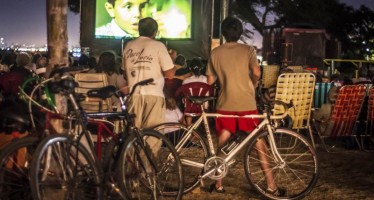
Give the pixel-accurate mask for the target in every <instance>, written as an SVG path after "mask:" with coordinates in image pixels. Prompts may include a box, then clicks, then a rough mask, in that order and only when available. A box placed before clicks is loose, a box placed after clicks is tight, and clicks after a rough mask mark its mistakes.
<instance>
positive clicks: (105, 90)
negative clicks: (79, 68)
mask: <svg viewBox="0 0 374 200" xmlns="http://www.w3.org/2000/svg"><path fill="white" fill-rule="evenodd" d="M116 91H117V88H116V87H115V86H113V85H108V86H105V87H102V88H98V89H91V90H89V91H88V92H87V96H88V97H94V98H100V99H106V98H109V97H111V96H112V95H113V94H115V93H116Z"/></svg>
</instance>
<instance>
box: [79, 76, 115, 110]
mask: <svg viewBox="0 0 374 200" xmlns="http://www.w3.org/2000/svg"><path fill="white" fill-rule="evenodd" d="M74 78H75V81H76V82H77V83H78V84H79V86H78V87H77V88H76V89H75V92H76V93H80V94H83V95H86V94H87V91H89V90H91V89H97V88H101V87H104V86H107V85H108V77H107V75H106V74H104V73H78V74H75V77H74ZM81 106H82V108H83V110H85V111H86V112H99V111H100V112H110V111H113V109H112V100H111V98H107V99H105V100H102V99H89V100H86V101H83V102H81Z"/></svg>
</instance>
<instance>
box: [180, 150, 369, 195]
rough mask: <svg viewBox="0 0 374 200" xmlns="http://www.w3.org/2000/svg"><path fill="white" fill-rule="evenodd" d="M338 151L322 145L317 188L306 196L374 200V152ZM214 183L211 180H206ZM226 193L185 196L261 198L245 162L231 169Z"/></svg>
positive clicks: (197, 193) (200, 192)
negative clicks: (327, 150)
mask: <svg viewBox="0 0 374 200" xmlns="http://www.w3.org/2000/svg"><path fill="white" fill-rule="evenodd" d="M339 150H341V151H339V152H338V153H327V152H326V151H325V150H324V149H323V148H320V147H318V148H317V153H318V157H319V160H320V177H319V179H318V182H317V184H316V187H315V188H314V189H313V190H312V192H311V193H310V194H309V195H308V196H307V197H305V198H304V199H308V200H323V199H328V200H335V199H336V200H362V199H365V200H374V152H363V151H359V150H349V151H347V150H344V151H342V150H343V149H339ZM205 183H206V184H205V185H207V186H208V185H210V183H212V182H211V181H209V180H208V181H205ZM224 186H225V190H226V192H225V193H224V194H221V193H215V192H213V193H210V192H206V191H204V190H199V189H197V190H195V191H193V192H192V193H188V194H186V195H185V196H184V197H183V199H187V200H197V199H199V200H200V199H204V200H209V199H214V200H231V199H249V200H252V199H253V200H254V199H261V196H260V195H258V194H257V193H256V191H254V190H251V188H250V185H249V183H248V182H247V179H246V177H245V173H244V170H243V165H242V161H240V162H239V163H238V164H236V165H235V166H234V168H231V169H230V171H229V173H228V175H227V176H226V178H225V179H224Z"/></svg>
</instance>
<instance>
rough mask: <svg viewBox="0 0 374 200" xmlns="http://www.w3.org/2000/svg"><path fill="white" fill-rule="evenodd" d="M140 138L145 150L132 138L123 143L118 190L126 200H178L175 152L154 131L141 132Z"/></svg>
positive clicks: (180, 179) (179, 176)
mask: <svg viewBox="0 0 374 200" xmlns="http://www.w3.org/2000/svg"><path fill="white" fill-rule="evenodd" d="M141 138H142V140H143V142H144V144H145V145H146V147H145V148H142V147H141V145H140V142H139V141H138V139H137V137H136V136H133V137H130V138H129V139H128V140H127V141H126V142H125V148H124V149H123V151H122V154H121V158H120V162H119V164H120V166H119V170H120V172H119V174H120V181H119V183H120V187H121V188H122V190H123V191H124V192H125V194H126V195H127V197H128V199H155V198H156V197H157V199H181V197H182V193H183V171H182V166H181V163H180V160H179V158H178V156H177V153H176V151H175V149H174V148H173V146H172V145H171V143H170V142H169V141H168V140H167V139H166V137H164V136H163V135H161V134H159V133H157V132H155V131H151V130H145V131H143V132H142V133H141ZM146 154H148V155H149V156H150V159H151V160H152V162H153V163H154V164H155V165H156V166H155V167H156V169H155V168H153V167H152V166H151V163H150V161H149V160H148V159H147V156H146Z"/></svg>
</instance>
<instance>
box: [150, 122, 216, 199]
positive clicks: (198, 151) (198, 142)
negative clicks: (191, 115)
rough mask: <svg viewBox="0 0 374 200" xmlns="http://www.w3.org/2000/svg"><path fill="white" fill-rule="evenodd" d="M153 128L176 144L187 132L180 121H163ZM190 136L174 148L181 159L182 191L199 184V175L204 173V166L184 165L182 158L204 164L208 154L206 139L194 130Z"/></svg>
mask: <svg viewBox="0 0 374 200" xmlns="http://www.w3.org/2000/svg"><path fill="white" fill-rule="evenodd" d="M153 130H156V131H158V132H160V133H162V134H164V135H165V136H166V137H167V138H168V139H169V140H170V141H171V143H172V144H173V145H174V146H176V145H177V144H178V143H179V142H180V139H181V138H182V137H183V136H184V135H185V133H187V131H188V128H187V127H186V126H185V125H184V124H180V123H164V124H160V125H158V126H156V127H154V128H153ZM191 137H193V138H191V139H189V140H188V141H187V142H186V143H185V144H184V145H183V146H182V147H181V148H178V149H176V151H177V153H178V156H179V158H180V159H181V161H182V168H183V174H184V177H183V179H184V191H183V192H184V193H188V192H190V191H192V190H193V189H195V188H196V187H197V186H198V185H199V183H200V179H199V176H200V175H201V174H202V173H204V168H198V167H193V166H189V165H184V164H183V160H184V159H186V160H188V161H194V162H197V163H201V164H204V163H205V160H206V159H207V158H208V157H209V155H210V154H209V151H208V147H207V145H206V141H205V139H204V138H203V137H202V136H201V135H200V133H199V132H197V131H195V130H194V131H193V134H192V135H191Z"/></svg>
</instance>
